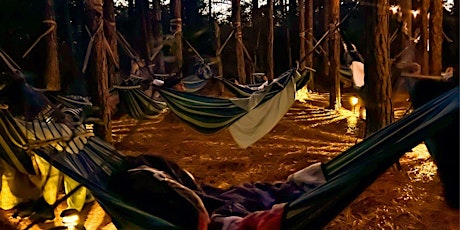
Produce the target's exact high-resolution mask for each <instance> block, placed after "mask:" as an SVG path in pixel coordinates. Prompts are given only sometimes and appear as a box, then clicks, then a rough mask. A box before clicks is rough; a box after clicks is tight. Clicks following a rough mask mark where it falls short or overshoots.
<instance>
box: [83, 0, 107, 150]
mask: <svg viewBox="0 0 460 230" xmlns="http://www.w3.org/2000/svg"><path fill="white" fill-rule="evenodd" d="M85 4H86V14H87V18H88V20H87V21H88V28H89V30H90V31H91V34H92V36H93V39H92V42H93V48H92V50H91V56H90V62H89V76H90V77H88V91H89V93H90V95H91V97H92V98H93V104H94V105H95V106H98V107H99V108H100V111H101V113H100V119H101V120H102V125H98V124H96V125H95V126H94V134H95V135H96V136H98V137H100V138H102V139H103V140H105V141H107V142H109V143H111V142H112V126H111V122H110V110H109V106H108V100H107V98H108V97H109V90H108V84H109V80H108V72H107V71H108V70H107V58H106V49H105V45H104V39H105V38H104V29H103V20H104V19H103V12H102V0H88V1H86V2H85Z"/></svg>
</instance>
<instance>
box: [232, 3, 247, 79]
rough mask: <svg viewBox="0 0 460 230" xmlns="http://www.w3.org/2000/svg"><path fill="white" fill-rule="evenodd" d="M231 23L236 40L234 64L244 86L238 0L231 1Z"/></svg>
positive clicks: (244, 76) (241, 32) (244, 72)
mask: <svg viewBox="0 0 460 230" xmlns="http://www.w3.org/2000/svg"><path fill="white" fill-rule="evenodd" d="M232 21H233V28H234V29H235V39H236V64H237V68H238V78H239V81H240V82H241V83H243V84H246V71H245V66H244V51H243V29H242V26H241V6H240V0H232Z"/></svg>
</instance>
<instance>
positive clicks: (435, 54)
mask: <svg viewBox="0 0 460 230" xmlns="http://www.w3.org/2000/svg"><path fill="white" fill-rule="evenodd" d="M455 7H458V6H457V5H456V6H455ZM443 9H444V8H443V1H442V0H433V1H431V10H430V12H431V14H430V21H431V23H430V32H431V36H430V54H431V55H430V74H431V75H441V72H442V36H443V35H442V14H443Z"/></svg>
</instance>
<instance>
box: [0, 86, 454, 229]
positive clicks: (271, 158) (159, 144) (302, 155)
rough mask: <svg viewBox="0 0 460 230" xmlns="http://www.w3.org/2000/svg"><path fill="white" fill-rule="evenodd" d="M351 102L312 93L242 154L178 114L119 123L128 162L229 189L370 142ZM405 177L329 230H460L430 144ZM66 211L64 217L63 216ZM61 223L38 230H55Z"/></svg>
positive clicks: (96, 212)
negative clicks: (159, 162) (158, 165)
mask: <svg viewBox="0 0 460 230" xmlns="http://www.w3.org/2000/svg"><path fill="white" fill-rule="evenodd" d="M349 96H350V95H348V94H345V95H344V96H343V98H342V99H343V107H344V108H343V109H341V110H340V111H333V110H328V109H326V107H327V102H328V95H327V94H325V93H309V94H307V95H303V97H302V98H301V99H303V100H302V101H296V102H295V104H294V106H293V107H292V108H291V109H290V110H289V112H288V113H287V114H286V115H285V116H284V117H283V118H282V120H281V121H280V122H279V123H278V124H277V126H276V127H275V128H274V129H273V130H272V131H271V132H270V133H269V134H268V135H266V136H265V137H264V138H262V139H261V140H259V141H258V142H257V143H255V144H254V145H252V146H251V147H249V148H247V149H241V148H239V147H238V146H237V145H236V144H235V142H234V141H233V139H232V137H231V136H230V134H229V132H228V131H227V130H222V131H220V132H218V133H217V134H213V135H204V134H200V133H198V132H196V131H194V130H193V129H191V128H190V127H188V126H187V125H185V124H184V123H183V122H181V121H180V120H179V119H178V118H177V117H176V116H175V115H174V114H171V113H166V114H163V115H161V116H159V117H158V118H157V119H152V120H146V121H137V120H134V119H130V118H120V119H117V120H114V121H113V134H114V141H115V146H116V147H117V149H119V150H120V151H122V152H123V153H125V154H128V155H137V154H141V153H143V154H145V153H147V154H148V153H155V154H161V155H164V156H165V157H167V158H169V159H171V160H173V161H175V162H177V163H178V164H179V165H180V166H182V167H184V168H185V169H187V170H189V171H190V172H192V173H193V174H194V175H195V177H196V179H197V180H198V181H199V182H202V183H207V184H211V185H214V186H217V187H221V188H228V187H230V186H232V185H238V184H240V183H243V182H248V181H276V180H283V179H285V178H286V177H287V176H288V175H289V174H291V173H293V172H295V171H297V170H299V169H302V168H304V167H306V166H308V165H310V164H312V163H315V162H326V161H328V160H330V159H331V158H333V157H334V156H337V155H338V154H340V153H341V152H343V151H344V150H346V149H348V148H349V147H351V146H353V145H354V144H355V143H357V142H360V141H362V138H363V130H364V125H365V124H364V121H363V120H362V119H359V118H358V114H357V111H355V112H353V109H352V108H351V106H350V105H349V103H348V99H349ZM406 99H407V98H406V97H405V95H402V96H399V97H397V98H395V100H394V107H395V114H396V117H401V116H402V115H403V114H404V113H405V112H406V109H407V108H408V107H409V103H408V102H407V101H406ZM400 164H401V166H402V169H401V170H397V169H396V167H395V168H391V169H389V170H387V171H386V172H385V173H384V174H383V175H382V176H381V177H380V178H379V179H378V180H377V181H375V182H374V183H373V184H372V185H371V186H370V187H369V188H368V189H366V190H365V192H364V193H362V194H361V195H360V196H359V197H358V198H357V199H356V200H355V201H354V202H353V203H352V204H351V205H349V206H348V207H347V208H346V209H345V210H343V212H342V213H341V214H340V215H339V216H337V217H336V218H335V219H334V220H333V221H332V222H331V223H330V224H329V225H328V226H327V227H326V229H433V230H434V229H436V230H439V229H446V230H455V229H460V223H459V212H458V211H457V210H452V209H450V208H449V207H448V206H447V205H446V204H445V202H444V198H443V195H442V185H441V182H440V181H439V178H438V176H437V174H436V166H435V165H434V164H433V162H432V160H431V159H430V156H429V153H428V152H427V150H426V147H425V145H423V144H420V145H419V146H417V147H415V148H413V149H412V151H411V152H408V153H406V154H405V155H404V156H403V157H402V158H401V159H400ZM64 208H65V204H62V205H60V206H59V207H58V209H57V210H56V215H57V216H58V215H59V213H60V211H62V210H63V209H64ZM11 215H12V212H11V211H3V212H1V213H0V218H1V220H2V222H3V223H4V228H1V227H2V226H1V225H0V228H1V229H9V228H10V229H24V228H25V227H26V226H27V224H28V222H27V220H17V219H13V218H12V217H11ZM82 217H83V218H85V219H86V221H85V227H86V229H87V230H95V229H115V227H114V226H113V224H112V223H111V221H110V217H109V216H108V215H107V214H105V212H104V211H103V210H102V209H101V208H100V206H99V205H98V204H97V203H96V202H93V203H90V204H88V205H87V206H86V207H85V209H84V211H83V213H82ZM58 225H60V220H59V218H58V217H57V218H56V220H55V222H54V223H53V222H52V223H46V224H39V225H36V226H34V227H32V228H31V229H49V228H51V227H53V226H58Z"/></svg>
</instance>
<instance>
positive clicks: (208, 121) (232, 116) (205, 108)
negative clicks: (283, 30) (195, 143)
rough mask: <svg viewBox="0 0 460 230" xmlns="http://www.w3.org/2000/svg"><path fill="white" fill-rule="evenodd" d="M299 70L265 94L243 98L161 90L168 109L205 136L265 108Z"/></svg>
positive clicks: (248, 95)
mask: <svg viewBox="0 0 460 230" xmlns="http://www.w3.org/2000/svg"><path fill="white" fill-rule="evenodd" d="M295 73H296V72H295V69H291V70H289V71H287V72H285V73H283V75H282V76H281V77H279V78H277V79H276V80H274V81H273V82H272V83H271V84H269V85H268V86H267V87H266V88H265V89H264V90H260V91H257V92H253V93H252V94H247V96H246V97H240V98H216V97H208V96H202V95H196V94H193V93H188V92H180V91H176V90H173V89H168V88H165V89H161V90H160V94H161V96H162V97H163V98H164V99H165V101H166V102H167V104H168V107H169V108H170V109H171V111H173V112H174V113H175V114H176V115H177V116H179V117H180V118H181V119H182V120H183V121H185V122H186V123H187V124H188V125H190V126H191V127H192V128H194V129H196V130H197V131H199V132H201V133H207V134H209V133H215V132H217V131H219V130H221V129H223V128H225V127H228V126H229V125H231V124H232V123H234V122H235V121H237V120H238V119H240V118H241V117H243V116H244V115H246V114H247V113H248V112H249V111H251V110H252V109H254V108H256V107H258V106H260V105H262V104H264V103H265V102H267V101H268V100H270V99H271V98H273V97H274V96H275V95H276V94H278V93H279V92H281V91H282V90H283V89H284V88H285V87H286V86H287V85H288V84H289V82H291V81H292V80H293V79H294V74H295Z"/></svg>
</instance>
